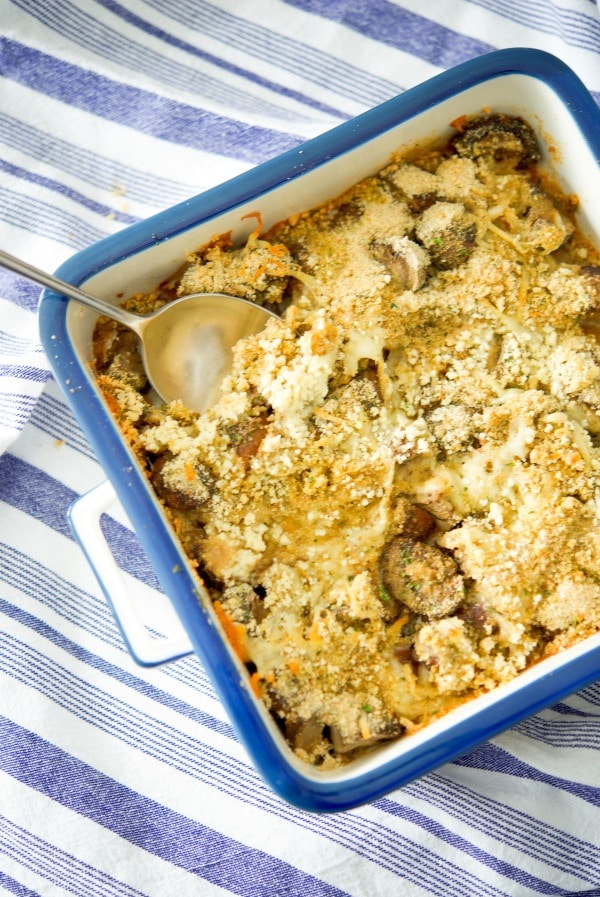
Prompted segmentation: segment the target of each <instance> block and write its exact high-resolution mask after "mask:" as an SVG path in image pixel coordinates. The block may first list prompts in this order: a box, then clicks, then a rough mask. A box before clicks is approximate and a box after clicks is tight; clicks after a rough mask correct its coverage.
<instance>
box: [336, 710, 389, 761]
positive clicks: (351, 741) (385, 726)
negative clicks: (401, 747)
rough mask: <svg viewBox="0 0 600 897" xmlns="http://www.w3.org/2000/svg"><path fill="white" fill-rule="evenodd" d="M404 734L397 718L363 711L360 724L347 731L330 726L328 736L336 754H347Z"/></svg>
mask: <svg viewBox="0 0 600 897" xmlns="http://www.w3.org/2000/svg"><path fill="white" fill-rule="evenodd" d="M403 734H404V726H403V725H402V723H400V722H398V720H397V719H394V718H393V717H389V716H379V715H376V714H371V713H370V712H365V713H364V714H363V715H362V726H359V725H358V724H357V726H356V728H352V729H351V730H349V731H346V730H343V729H341V727H339V726H331V729H330V737H331V743H332V744H333V749H334V751H335V752H336V754H348V753H350V752H351V751H356V750H364V748H366V747H372V746H373V745H375V744H379V743H382V742H385V741H391V740H392V739H394V738H399V737H400V736H401V735H403Z"/></svg>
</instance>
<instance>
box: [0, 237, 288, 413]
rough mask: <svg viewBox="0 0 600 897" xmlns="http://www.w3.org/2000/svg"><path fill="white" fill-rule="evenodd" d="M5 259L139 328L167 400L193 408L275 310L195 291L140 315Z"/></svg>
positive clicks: (201, 405) (212, 395) (212, 397)
mask: <svg viewBox="0 0 600 897" xmlns="http://www.w3.org/2000/svg"><path fill="white" fill-rule="evenodd" d="M0 265H2V266H3V267H5V268H8V269H10V270H11V271H14V272H15V273H16V274H20V275H21V276H22V277H25V278H27V279H28V280H33V281H34V282H35V283H39V284H41V285H42V286H45V287H47V288H49V289H51V290H53V291H54V292H56V293H60V294H62V295H64V296H67V297H68V298H70V299H74V300H75V301H76V302H80V303H81V304H82V305H85V306H87V307H88V308H91V309H93V310H94V311H96V312H98V313H99V314H101V315H106V317H108V318H112V320H114V321H118V322H119V323H120V324H124V325H125V326H126V327H128V328H129V329H130V330H133V331H134V332H135V334H136V335H137V337H138V339H139V341H140V354H141V357H142V362H143V364H144V369H145V371H146V376H147V377H148V380H149V382H150V384H151V385H152V387H153V388H154V390H155V391H156V392H157V394H158V396H159V397H160V398H161V399H162V401H163V402H167V403H168V402H172V401H175V400H177V399H179V400H180V401H181V402H183V404H184V405H185V406H186V407H187V408H189V409H190V410H191V411H199V412H202V411H205V410H206V409H207V408H209V407H210V406H211V405H213V404H214V403H215V401H216V400H217V398H218V396H219V388H220V385H221V383H222V381H223V378H224V377H226V376H227V374H228V373H229V372H230V370H231V363H232V357H233V356H232V350H233V347H234V346H235V344H236V343H237V342H238V340H240V339H242V338H243V337H246V336H251V335H252V334H254V333H258V332H259V331H261V330H262V329H263V328H264V327H265V326H266V324H267V321H268V320H269V319H270V318H277V317H278V315H277V314H275V312H272V311H269V310H268V309H266V308H262V307H261V306H260V305H256V304H255V303H254V302H250V301H249V300H248V299H241V298H240V297H239V296H230V295H228V294H226V293H190V294H189V295H188V296H182V297H181V298H179V299H175V300H174V301H173V302H169V303H167V305H164V306H163V307H162V308H159V309H158V310H157V311H155V312H153V313H152V314H150V315H136V314H133V313H132V312H129V311H126V310H125V309H123V308H121V307H119V306H115V305H111V304H110V303H109V302H105V301H103V300H102V299H98V298H97V297H96V296H92V295H91V294H89V293H86V292H84V291H83V290H80V289H79V287H75V286H73V285H72V284H69V283H66V282H65V281H62V280H60V279H59V278H57V277H54V276H53V275H51V274H47V273H46V272H45V271H41V270H40V269H39V268H36V267H34V266H33V265H30V264H28V263H27V262H24V261H22V260H21V259H18V258H15V256H12V255H10V254H9V253H7V252H3V251H1V250H0Z"/></svg>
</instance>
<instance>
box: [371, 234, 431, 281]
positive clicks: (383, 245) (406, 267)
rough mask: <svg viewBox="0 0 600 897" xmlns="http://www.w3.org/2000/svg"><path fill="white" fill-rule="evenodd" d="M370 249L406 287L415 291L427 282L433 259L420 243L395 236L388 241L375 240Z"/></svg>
mask: <svg viewBox="0 0 600 897" xmlns="http://www.w3.org/2000/svg"><path fill="white" fill-rule="evenodd" d="M370 249H371V253H372V254H373V256H374V257H375V258H376V259H377V261H379V262H381V263H382V265H384V266H385V267H386V268H387V270H388V271H389V272H390V274H391V275H392V278H393V279H394V280H396V281H397V282H398V283H399V284H400V285H401V286H402V287H404V288H405V289H407V290H412V291H413V292H414V291H415V290H418V289H420V288H421V287H422V286H423V284H424V283H425V281H426V279H427V273H428V271H429V268H430V266H431V259H430V257H429V254H428V253H427V252H426V251H425V249H423V247H422V246H419V244H418V243H415V242H414V241H413V240H409V239H408V237H393V238H392V239H391V240H387V241H381V240H374V241H373V243H371V246H370Z"/></svg>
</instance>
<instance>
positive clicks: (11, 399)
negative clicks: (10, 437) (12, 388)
mask: <svg viewBox="0 0 600 897" xmlns="http://www.w3.org/2000/svg"><path fill="white" fill-rule="evenodd" d="M36 401H37V400H36V398H35V396H28V395H25V394H22V393H15V392H12V393H10V395H5V394H4V393H0V424H3V425H4V426H5V427H11V428H12V429H15V430H22V429H23V427H24V426H25V424H26V423H27V421H28V420H29V416H30V414H31V412H32V410H33V408H34V407H35V403H36Z"/></svg>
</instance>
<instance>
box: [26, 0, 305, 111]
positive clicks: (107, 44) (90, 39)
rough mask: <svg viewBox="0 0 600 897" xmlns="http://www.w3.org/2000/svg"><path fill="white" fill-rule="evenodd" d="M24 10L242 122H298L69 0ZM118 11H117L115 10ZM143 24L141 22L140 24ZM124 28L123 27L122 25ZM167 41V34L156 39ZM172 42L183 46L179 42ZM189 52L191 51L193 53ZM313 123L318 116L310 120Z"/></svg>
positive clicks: (29, 1)
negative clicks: (235, 116)
mask: <svg viewBox="0 0 600 897" xmlns="http://www.w3.org/2000/svg"><path fill="white" fill-rule="evenodd" d="M12 2H13V3H14V5H15V6H18V7H20V8H21V9H23V10H24V11H25V12H27V13H29V14H30V15H33V16H35V18H36V19H37V20H38V21H40V22H42V23H43V24H44V25H45V26H46V27H47V28H51V29H52V30H53V31H56V32H58V33H59V34H60V35H61V37H62V38H63V39H64V38H68V39H70V40H72V41H73V42H74V43H75V44H77V45H79V47H81V48H83V50H84V51H85V52H86V53H89V52H91V53H93V54H94V55H97V56H100V57H102V58H103V59H108V60H110V61H111V62H113V63H114V62H116V63H118V64H119V65H120V66H122V67H123V68H126V69H132V70H133V71H135V72H136V73H141V74H144V75H146V76H147V77H149V78H152V79H153V80H154V82H155V83H160V84H164V85H165V86H167V85H168V86H170V87H172V88H175V90H177V91H182V92H185V93H187V94H192V95H194V94H195V95H197V96H204V97H207V98H208V99H209V100H210V101H211V102H213V103H214V104H215V105H216V106H220V107H222V108H227V109H230V110H231V111H232V112H233V113H234V114H235V113H240V117H241V118H246V117H247V116H248V115H252V116H253V118H255V117H257V116H262V117H264V118H265V119H271V120H275V121H277V120H278V121H281V122H282V124H283V123H284V122H288V123H289V122H297V121H298V117H299V116H298V114H297V113H295V112H294V111H292V110H290V109H288V104H287V102H286V100H285V99H284V100H283V102H273V101H271V100H269V99H266V98H264V97H263V96H262V95H261V94H259V93H256V92H255V93H251V92H248V91H247V90H246V89H245V88H242V87H236V86H235V85H234V84H233V83H230V82H229V81H228V80H227V79H225V78H223V77H222V74H221V73H220V72H217V75H216V77H215V76H213V75H210V74H208V73H207V72H206V71H204V70H203V69H201V68H198V67H197V66H190V65H186V64H182V63H181V62H179V61H178V57H177V56H175V54H170V55H169V54H168V53H167V52H159V51H157V50H156V49H155V46H156V44H155V43H154V41H149V42H147V43H146V44H144V43H140V42H138V41H136V40H132V39H131V38H130V37H129V36H128V35H129V31H128V30H127V29H123V28H122V27H117V28H112V27H111V26H109V25H107V24H106V23H105V22H104V21H102V20H101V19H99V18H97V17H96V16H94V15H92V13H91V12H90V7H89V5H88V6H87V7H86V8H85V9H83V7H78V6H76V5H75V4H74V3H70V2H69V0H44V3H42V4H41V3H39V2H38V0H12ZM112 11H113V12H114V10H112ZM124 18H125V19H129V21H130V22H132V23H133V24H136V25H138V26H139V23H140V22H142V21H143V20H141V19H139V18H137V17H135V16H127V15H125V16H124ZM136 19H137V21H136ZM117 25H119V26H120V23H119V22H117ZM155 30H156V29H155ZM152 36H153V37H159V38H160V39H161V40H163V42H164V38H165V36H166V35H165V34H164V32H162V33H161V32H158V34H154V35H152ZM170 43H171V44H172V45H173V46H176V47H177V49H188V48H187V47H179V46H177V45H178V42H177V41H176V40H175V39H174V38H173V39H172V40H171V41H170ZM188 52H189V50H188ZM307 117H309V118H313V116H312V115H310V116H307Z"/></svg>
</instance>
